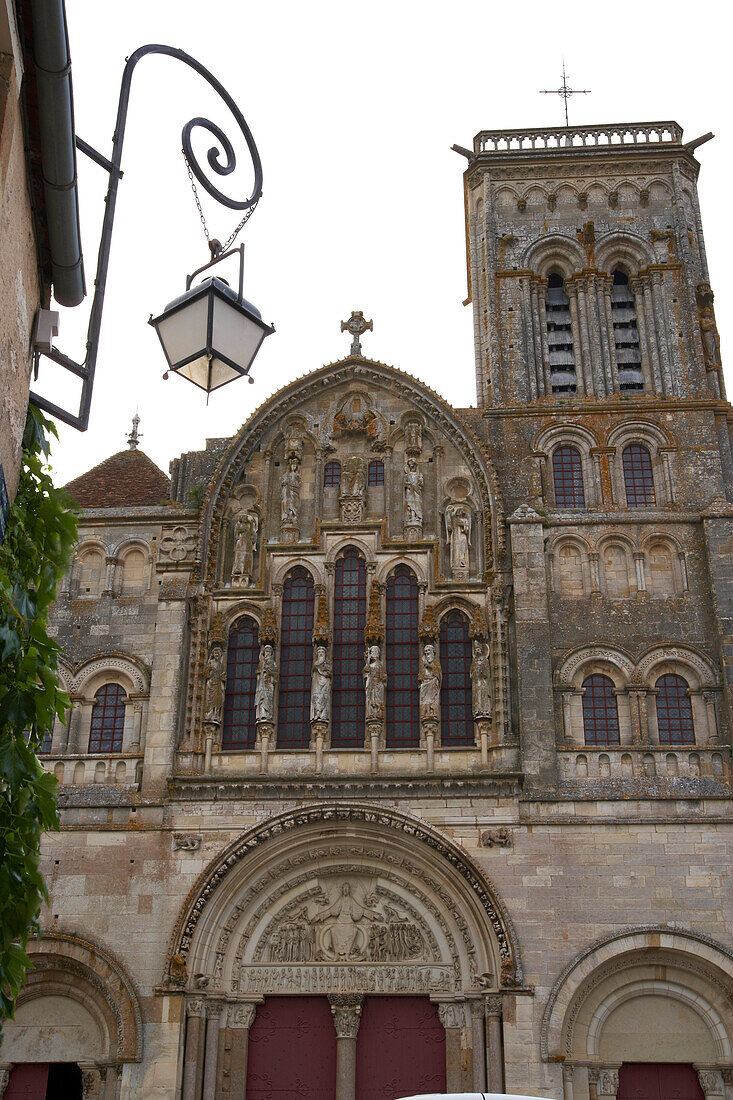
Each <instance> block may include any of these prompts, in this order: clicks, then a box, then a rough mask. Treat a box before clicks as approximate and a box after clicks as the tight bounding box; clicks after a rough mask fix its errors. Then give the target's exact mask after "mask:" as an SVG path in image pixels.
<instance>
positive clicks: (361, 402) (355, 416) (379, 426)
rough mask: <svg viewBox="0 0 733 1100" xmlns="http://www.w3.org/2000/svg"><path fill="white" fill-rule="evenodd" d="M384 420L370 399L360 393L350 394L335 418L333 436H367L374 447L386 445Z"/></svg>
mask: <svg viewBox="0 0 733 1100" xmlns="http://www.w3.org/2000/svg"><path fill="white" fill-rule="evenodd" d="M385 434H386V432H385V424H384V418H383V417H381V416H380V415H379V414H378V413H376V412H375V411H374V409H373V408H371V406H370V402H369V398H368V397H367V396H366V395H364V394H360V393H353V394H350V395H349V396H348V397H347V398H346V399H345V400H344V401H343V402H342V404H341V406H340V408H339V409H338V411H337V412H336V414H335V415H334V418H333V428H332V430H331V435H332V436H333V437H338V436H339V435H365V436H366V437H367V439H370V440H371V441H372V444H373V445H377V444H379V445H382V446H383V445H384V437H385Z"/></svg>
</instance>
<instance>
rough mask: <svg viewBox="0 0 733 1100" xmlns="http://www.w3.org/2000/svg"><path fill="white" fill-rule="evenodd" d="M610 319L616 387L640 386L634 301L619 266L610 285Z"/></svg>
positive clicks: (641, 378) (627, 281)
mask: <svg viewBox="0 0 733 1100" xmlns="http://www.w3.org/2000/svg"><path fill="white" fill-rule="evenodd" d="M611 319H612V321H613V343H614V348H615V352H616V369H617V370H618V383H619V389H620V390H643V389H644V375H643V374H642V371H641V351H640V350H639V330H638V328H637V327H636V301H635V299H634V294H633V291H632V289H631V287H630V286H629V277H628V275H627V274H626V272H625V271H621V270H620V269H619V268H617V269H616V271H614V273H613V286H612V287H611Z"/></svg>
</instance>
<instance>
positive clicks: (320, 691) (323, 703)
mask: <svg viewBox="0 0 733 1100" xmlns="http://www.w3.org/2000/svg"><path fill="white" fill-rule="evenodd" d="M331 676H332V671H331V666H330V665H329V663H328V652H327V650H326V647H325V646H322V645H319V646H318V647H317V648H316V655H315V659H314V661H313V672H312V675H311V722H327V721H328V720H329V718H330V717H331Z"/></svg>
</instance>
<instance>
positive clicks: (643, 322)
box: [609, 279, 656, 393]
mask: <svg viewBox="0 0 733 1100" xmlns="http://www.w3.org/2000/svg"><path fill="white" fill-rule="evenodd" d="M629 289H630V290H631V293H632V294H633V295H634V305H635V308H636V327H637V329H638V331H639V351H640V352H641V370H642V375H643V377H644V389H645V390H646V391H647V393H654V392H655V389H656V387H655V380H654V376H653V373H652V355H651V344H650V336H649V332H648V319H647V317H646V314H645V311H644V288H643V284H642V281H641V279H629ZM609 301H610V298H609ZM609 310H610V305H609Z"/></svg>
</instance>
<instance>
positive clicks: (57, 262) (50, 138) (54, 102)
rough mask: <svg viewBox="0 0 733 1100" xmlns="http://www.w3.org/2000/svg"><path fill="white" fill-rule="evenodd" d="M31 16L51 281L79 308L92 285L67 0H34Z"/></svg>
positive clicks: (59, 295) (63, 301)
mask: <svg viewBox="0 0 733 1100" xmlns="http://www.w3.org/2000/svg"><path fill="white" fill-rule="evenodd" d="M31 15H32V19H33V56H34V60H35V64H36V83H37V87H38V116H39V131H40V140H41V170H42V174H43V185H44V191H45V197H46V218H47V222H48V237H49V245H50V251H51V282H52V285H53V294H54V298H55V299H56V301H57V302H58V303H59V305H62V306H78V305H79V303H80V302H81V301H83V299H84V297H85V295H86V286H85V283H84V261H83V257H82V250H81V231H80V227H79V194H78V190H77V177H76V137H75V131H74V95H73V90H72V85H71V54H70V51H69V35H68V30H67V26H66V11H65V8H64V0H31Z"/></svg>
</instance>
